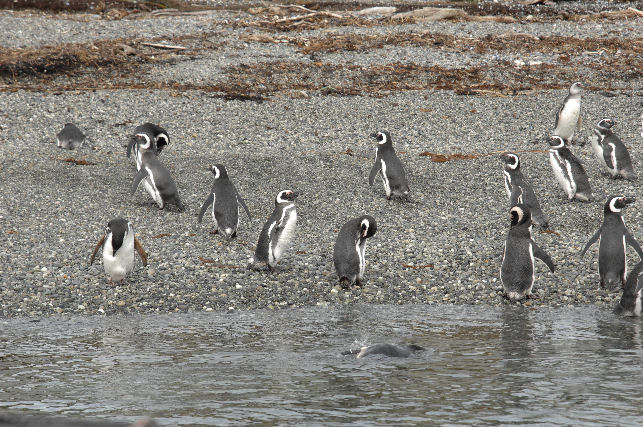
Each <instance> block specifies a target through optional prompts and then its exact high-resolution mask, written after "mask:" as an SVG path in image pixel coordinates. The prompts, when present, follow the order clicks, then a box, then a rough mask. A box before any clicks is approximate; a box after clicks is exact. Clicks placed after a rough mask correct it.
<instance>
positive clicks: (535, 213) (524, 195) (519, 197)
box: [501, 153, 549, 229]
mask: <svg viewBox="0 0 643 427" xmlns="http://www.w3.org/2000/svg"><path fill="white" fill-rule="evenodd" d="M501 158H502V160H503V161H504V163H505V170H504V176H505V190H506V191H507V197H509V202H510V204H511V206H514V205H517V204H519V203H524V204H526V205H527V206H529V209H530V210H531V215H532V220H533V222H534V224H537V225H539V226H541V227H542V228H544V229H547V228H549V224H548V223H547V219H546V218H545V214H543V211H542V209H541V208H540V203H539V202H538V198H537V197H536V193H534V189H533V188H532V187H531V185H530V184H529V181H527V179H526V178H525V177H524V176H523V174H522V171H521V169H520V158H519V157H518V155H517V154H515V153H505V154H503V155H502V156H501Z"/></svg>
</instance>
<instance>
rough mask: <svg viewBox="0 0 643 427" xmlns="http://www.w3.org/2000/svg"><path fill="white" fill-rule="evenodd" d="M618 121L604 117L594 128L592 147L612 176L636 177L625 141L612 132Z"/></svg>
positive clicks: (599, 160) (629, 178)
mask: <svg viewBox="0 0 643 427" xmlns="http://www.w3.org/2000/svg"><path fill="white" fill-rule="evenodd" d="M614 125H616V122H615V121H614V120H612V119H602V120H601V121H600V122H598V124H597V125H596V128H594V135H592V138H591V140H590V141H591V144H592V148H593V149H594V154H595V155H596V158H597V159H598V162H599V163H600V164H601V165H603V166H605V167H606V168H607V170H608V171H609V173H610V175H611V177H612V178H625V179H628V180H633V179H636V175H635V174H634V168H632V160H631V159H630V153H629V152H628V151H627V147H626V146H625V144H623V141H621V139H620V138H619V137H618V136H616V135H615V134H614V133H613V132H612V127H613V126H614Z"/></svg>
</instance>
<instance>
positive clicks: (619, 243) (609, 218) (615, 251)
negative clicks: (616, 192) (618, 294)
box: [580, 196, 643, 289]
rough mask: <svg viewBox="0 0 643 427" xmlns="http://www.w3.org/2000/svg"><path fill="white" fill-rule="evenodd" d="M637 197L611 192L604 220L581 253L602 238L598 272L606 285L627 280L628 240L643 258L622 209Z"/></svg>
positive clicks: (603, 284)
mask: <svg viewBox="0 0 643 427" xmlns="http://www.w3.org/2000/svg"><path fill="white" fill-rule="evenodd" d="M634 201H635V199H634V197H623V196H610V197H609V198H608V199H607V202H605V207H604V208H603V224H602V225H601V226H600V228H599V229H598V230H597V231H596V233H595V234H594V235H593V236H592V238H591V239H589V241H588V242H587V244H586V245H585V247H584V248H583V250H582V252H581V254H580V256H581V258H582V257H583V256H584V255H585V252H586V251H587V249H589V247H590V246H592V245H593V244H594V242H596V241H597V240H598V239H599V238H600V243H599V246H598V274H599V276H600V278H601V287H605V286H606V285H607V286H608V287H609V288H610V289H611V288H614V287H616V285H617V284H618V283H619V281H620V283H621V284H624V283H625V276H626V272H627V265H626V262H627V260H626V257H625V249H626V247H625V246H626V244H627V245H630V246H632V247H633V248H634V250H635V251H636V252H637V253H638V254H639V257H641V259H643V252H642V251H641V247H640V246H639V244H638V242H637V241H636V240H634V237H632V235H631V234H630V232H629V231H628V229H627V228H626V227H625V222H624V221H623V213H622V210H623V208H625V207H626V206H627V205H629V204H631V203H634Z"/></svg>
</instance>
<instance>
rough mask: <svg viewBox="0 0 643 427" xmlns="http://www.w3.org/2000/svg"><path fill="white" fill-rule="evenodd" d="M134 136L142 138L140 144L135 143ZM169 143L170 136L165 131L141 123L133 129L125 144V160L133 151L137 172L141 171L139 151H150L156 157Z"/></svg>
mask: <svg viewBox="0 0 643 427" xmlns="http://www.w3.org/2000/svg"><path fill="white" fill-rule="evenodd" d="M136 136H141V137H143V139H142V140H141V142H140V143H137V139H136ZM169 143H170V136H169V135H168V133H167V131H166V130H165V129H163V128H162V127H160V126H157V125H155V124H153V123H143V124H142V125H140V126H136V128H134V134H133V135H132V137H131V138H130V142H129V144H127V158H128V159H129V157H130V155H131V153H132V149H133V150H134V158H135V159H136V169H137V170H139V169H141V165H140V155H139V149H143V150H152V151H154V153H155V154H156V155H157V156H158V155H159V154H161V151H163V149H164V148H165V147H166V146H167V145H168V144H169Z"/></svg>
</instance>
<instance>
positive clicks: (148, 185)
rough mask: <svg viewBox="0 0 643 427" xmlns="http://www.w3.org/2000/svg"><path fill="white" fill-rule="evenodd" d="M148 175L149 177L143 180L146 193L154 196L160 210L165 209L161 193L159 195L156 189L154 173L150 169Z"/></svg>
mask: <svg viewBox="0 0 643 427" xmlns="http://www.w3.org/2000/svg"><path fill="white" fill-rule="evenodd" d="M147 174H148V175H147V177H146V178H143V186H144V187H145V191H147V192H148V194H149V195H150V196H152V199H154V201H155V202H156V204H157V205H158V206H159V208H161V209H163V198H161V193H159V191H158V190H157V188H156V183H155V182H154V175H152V171H151V170H149V169H147Z"/></svg>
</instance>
